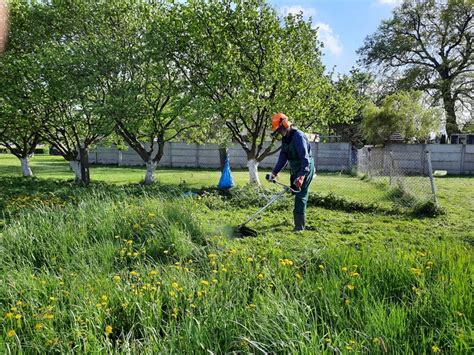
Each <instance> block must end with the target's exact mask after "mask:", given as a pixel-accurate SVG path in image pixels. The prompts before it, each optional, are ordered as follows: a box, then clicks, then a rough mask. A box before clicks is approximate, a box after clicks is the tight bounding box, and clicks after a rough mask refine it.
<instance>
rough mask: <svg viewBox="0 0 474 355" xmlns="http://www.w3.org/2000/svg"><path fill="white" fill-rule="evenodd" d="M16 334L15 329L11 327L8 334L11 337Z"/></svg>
mask: <svg viewBox="0 0 474 355" xmlns="http://www.w3.org/2000/svg"><path fill="white" fill-rule="evenodd" d="M15 335H16V333H15V331H14V330H13V329H10V330H9V331H8V332H7V336H8V337H9V338H12V337H14V336H15Z"/></svg>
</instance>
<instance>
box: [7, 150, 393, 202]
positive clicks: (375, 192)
mask: <svg viewBox="0 0 474 355" xmlns="http://www.w3.org/2000/svg"><path fill="white" fill-rule="evenodd" d="M31 168H32V171H33V174H34V175H35V176H37V177H39V178H42V179H54V180H71V179H72V178H73V177H74V175H73V172H72V170H71V169H70V168H69V165H68V163H67V162H66V161H65V160H64V159H63V158H62V157H58V156H49V155H36V156H35V157H34V158H33V159H31ZM90 171H91V179H92V180H93V181H103V182H108V183H112V184H120V185H121V184H129V183H139V182H141V181H143V179H144V175H145V168H144V167H117V166H92V167H91V170H90ZM270 171H271V170H270V169H263V168H262V169H260V172H259V177H260V181H261V183H262V185H263V186H264V187H269V184H268V183H266V182H265V175H266V174H267V173H269V172H270ZM19 174H21V167H20V161H19V160H18V159H17V158H16V157H15V156H13V155H9V154H0V177H1V176H19ZM220 175H221V173H220V171H218V170H216V169H214V170H205V169H184V168H181V169H171V168H158V169H157V171H156V180H157V181H158V182H159V183H162V184H181V185H185V186H187V187H189V188H201V187H207V186H216V185H217V184H218V182H219V179H220ZM232 176H233V179H234V182H235V184H236V185H245V184H247V183H248V180H249V175H248V171H247V170H242V169H238V170H235V171H233V172H232ZM279 178H280V181H282V182H284V183H289V174H288V173H286V172H282V173H280V177H279ZM311 191H313V192H318V193H324V194H329V193H333V194H336V195H339V196H343V197H345V198H347V199H350V200H353V201H362V202H365V203H371V202H377V203H380V204H383V205H389V204H390V201H388V199H387V196H386V195H387V193H386V191H384V190H383V189H380V188H377V187H376V186H374V185H371V184H368V183H366V182H364V181H361V180H360V179H358V178H354V177H352V176H349V175H345V174H338V173H324V172H323V173H318V176H317V177H316V179H315V180H314V183H313V184H312V185H311Z"/></svg>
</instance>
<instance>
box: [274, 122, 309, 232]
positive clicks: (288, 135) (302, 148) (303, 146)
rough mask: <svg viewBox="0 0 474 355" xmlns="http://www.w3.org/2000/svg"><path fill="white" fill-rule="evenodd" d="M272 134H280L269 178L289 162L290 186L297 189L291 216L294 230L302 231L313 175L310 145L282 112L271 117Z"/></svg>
mask: <svg viewBox="0 0 474 355" xmlns="http://www.w3.org/2000/svg"><path fill="white" fill-rule="evenodd" d="M272 131H273V133H272V135H273V136H275V135H277V134H280V135H281V136H282V141H281V150H280V157H279V158H278V162H277V164H276V165H275V168H274V169H273V171H272V176H271V178H272V179H274V178H276V176H277V175H278V173H279V172H280V170H281V169H283V167H284V166H285V165H286V163H287V162H289V163H290V174H291V178H290V182H291V187H292V188H293V189H295V190H299V192H298V193H296V194H295V208H294V210H293V217H294V222H295V229H294V230H295V231H302V230H304V228H305V223H306V205H307V203H308V196H309V185H310V184H311V181H312V180H313V176H314V161H313V157H312V155H311V146H310V144H309V141H308V138H306V135H305V134H304V133H303V132H302V131H300V130H299V129H296V128H295V127H292V126H291V123H290V121H289V120H288V117H287V116H286V115H285V114H283V113H277V114H276V115H274V116H273V118H272Z"/></svg>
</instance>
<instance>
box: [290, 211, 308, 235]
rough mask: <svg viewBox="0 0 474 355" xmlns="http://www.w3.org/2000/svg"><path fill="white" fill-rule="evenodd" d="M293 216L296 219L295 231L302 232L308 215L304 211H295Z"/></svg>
mask: <svg viewBox="0 0 474 355" xmlns="http://www.w3.org/2000/svg"><path fill="white" fill-rule="evenodd" d="M293 217H294V220H295V229H294V231H295V232H300V231H303V230H304V225H305V220H306V215H305V214H304V213H295V212H293Z"/></svg>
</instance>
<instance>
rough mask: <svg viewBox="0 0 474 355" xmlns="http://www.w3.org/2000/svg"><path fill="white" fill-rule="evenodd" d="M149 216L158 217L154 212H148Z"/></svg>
mask: <svg viewBox="0 0 474 355" xmlns="http://www.w3.org/2000/svg"><path fill="white" fill-rule="evenodd" d="M148 217H150V218H154V217H156V214H154V213H148Z"/></svg>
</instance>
